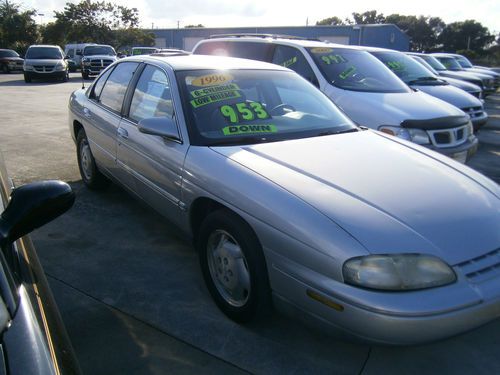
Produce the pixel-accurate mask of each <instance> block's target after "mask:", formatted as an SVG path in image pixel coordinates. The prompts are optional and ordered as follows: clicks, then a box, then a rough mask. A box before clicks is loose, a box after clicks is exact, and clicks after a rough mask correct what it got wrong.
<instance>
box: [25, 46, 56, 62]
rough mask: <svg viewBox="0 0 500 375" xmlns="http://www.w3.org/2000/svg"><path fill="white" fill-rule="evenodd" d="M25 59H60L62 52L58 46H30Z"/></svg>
mask: <svg viewBox="0 0 500 375" xmlns="http://www.w3.org/2000/svg"><path fill="white" fill-rule="evenodd" d="M26 58H27V59H47V60H48V59H51V60H60V59H62V58H63V54H62V52H61V50H60V49H59V48H56V47H31V48H28V52H26Z"/></svg>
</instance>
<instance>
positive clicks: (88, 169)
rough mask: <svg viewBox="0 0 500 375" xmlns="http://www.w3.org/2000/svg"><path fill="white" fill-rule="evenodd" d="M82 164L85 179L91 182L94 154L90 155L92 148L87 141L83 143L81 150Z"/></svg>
mask: <svg viewBox="0 0 500 375" xmlns="http://www.w3.org/2000/svg"><path fill="white" fill-rule="evenodd" d="M80 162H81V166H82V172H83V174H84V175H85V178H86V179H87V180H90V179H91V178H92V154H91V153H90V147H89V144H88V142H87V141H86V140H84V141H82V146H81V149H80Z"/></svg>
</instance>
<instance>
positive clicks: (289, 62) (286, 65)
mask: <svg viewBox="0 0 500 375" xmlns="http://www.w3.org/2000/svg"><path fill="white" fill-rule="evenodd" d="M296 62H297V56H294V57H292V58H291V59H288V60H286V61H283V62H282V63H281V66H284V67H285V68H288V67H289V66H292V65H293V64H295V63H296Z"/></svg>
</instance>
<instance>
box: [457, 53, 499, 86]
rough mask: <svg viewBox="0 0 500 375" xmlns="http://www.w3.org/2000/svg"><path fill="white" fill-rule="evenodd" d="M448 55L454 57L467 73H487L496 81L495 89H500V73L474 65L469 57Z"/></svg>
mask: <svg viewBox="0 0 500 375" xmlns="http://www.w3.org/2000/svg"><path fill="white" fill-rule="evenodd" d="M448 55H450V56H452V57H453V58H454V59H455V60H457V62H458V63H459V64H460V66H461V67H462V68H464V69H465V70H466V71H469V72H473V73H486V74H488V75H492V76H493V78H494V80H495V82H494V84H495V88H496V89H498V87H500V73H498V72H495V71H493V70H491V69H490V68H488V67H485V66H477V65H472V63H471V62H470V61H469V59H468V58H467V57H465V56H462V55H459V54H457V53H449V54H448Z"/></svg>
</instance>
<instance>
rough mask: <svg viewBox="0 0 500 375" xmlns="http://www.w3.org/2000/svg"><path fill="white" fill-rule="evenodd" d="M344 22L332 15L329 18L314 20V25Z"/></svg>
mask: <svg viewBox="0 0 500 375" xmlns="http://www.w3.org/2000/svg"><path fill="white" fill-rule="evenodd" d="M345 24H346V23H345V22H344V21H342V20H341V19H340V18H338V17H336V16H333V17H329V18H325V19H322V20H321V21H318V22H316V26H329V25H345Z"/></svg>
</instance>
